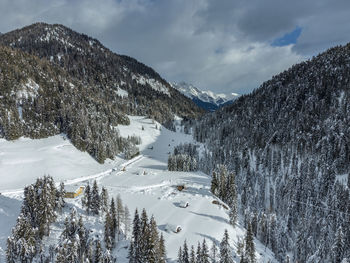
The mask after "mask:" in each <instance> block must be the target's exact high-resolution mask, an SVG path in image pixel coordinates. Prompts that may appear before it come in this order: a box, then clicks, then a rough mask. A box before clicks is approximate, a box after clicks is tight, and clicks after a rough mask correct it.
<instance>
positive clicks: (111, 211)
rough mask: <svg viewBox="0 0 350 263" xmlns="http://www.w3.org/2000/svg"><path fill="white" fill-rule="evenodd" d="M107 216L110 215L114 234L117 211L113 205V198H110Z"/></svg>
mask: <svg viewBox="0 0 350 263" xmlns="http://www.w3.org/2000/svg"><path fill="white" fill-rule="evenodd" d="M109 214H110V217H111V221H112V229H113V233H114V234H115V233H116V231H117V210H116V207H115V203H114V198H113V197H112V200H111V204H110V208H109Z"/></svg>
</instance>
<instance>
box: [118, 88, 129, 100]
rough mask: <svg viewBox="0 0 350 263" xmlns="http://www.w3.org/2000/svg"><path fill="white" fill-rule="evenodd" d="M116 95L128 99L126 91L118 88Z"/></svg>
mask: <svg viewBox="0 0 350 263" xmlns="http://www.w3.org/2000/svg"><path fill="white" fill-rule="evenodd" d="M116 93H117V95H118V96H119V97H122V98H126V97H128V95H129V93H128V92H127V91H126V90H123V89H121V88H119V87H117V91H116Z"/></svg>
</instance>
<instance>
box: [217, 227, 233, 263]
mask: <svg viewBox="0 0 350 263" xmlns="http://www.w3.org/2000/svg"><path fill="white" fill-rule="evenodd" d="M229 239H230V238H229V235H228V232H227V229H225V233H224V237H223V238H222V241H221V243H220V261H219V262H220V263H233V262H234V261H233V258H232V253H231V248H230V244H229Z"/></svg>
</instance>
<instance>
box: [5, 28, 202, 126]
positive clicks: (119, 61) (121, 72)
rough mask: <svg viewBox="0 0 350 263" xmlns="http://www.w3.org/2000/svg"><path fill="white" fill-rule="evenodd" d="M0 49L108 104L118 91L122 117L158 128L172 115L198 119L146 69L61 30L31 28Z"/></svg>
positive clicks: (11, 35) (11, 34)
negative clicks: (40, 64) (40, 61)
mask: <svg viewBox="0 0 350 263" xmlns="http://www.w3.org/2000/svg"><path fill="white" fill-rule="evenodd" d="M0 44H2V45H7V46H11V47H13V48H17V49H21V50H22V51H25V52H28V53H30V54H32V55H35V56H38V57H40V58H45V59H47V60H49V61H50V62H52V63H54V64H56V65H58V66H60V67H62V68H63V69H64V70H66V71H67V72H68V74H69V75H70V76H71V77H74V78H76V79H78V80H80V81H81V82H83V83H85V84H89V85H90V86H94V87H96V88H97V89H98V90H100V92H99V93H100V94H99V96H103V97H110V98H111V99H112V98H114V97H115V94H120V90H123V91H126V92H127V93H128V96H127V98H125V97H124V100H122V99H121V98H119V102H118V104H119V108H120V111H121V112H123V113H127V114H139V115H148V116H150V117H153V118H155V119H157V120H158V121H160V122H163V123H164V122H165V121H167V120H169V119H172V118H173V117H174V114H176V115H178V116H181V117H186V118H195V117H198V116H199V115H200V114H201V113H202V111H201V110H200V109H199V108H198V107H196V106H195V104H193V103H192V102H191V101H190V100H189V99H187V98H186V97H184V96H183V95H181V94H180V93H179V92H177V91H176V90H174V89H172V88H171V87H170V85H169V84H168V83H167V82H166V81H165V80H163V79H162V78H161V77H160V76H159V74H158V73H156V72H155V71H154V70H153V69H151V68H150V67H147V66H146V65H144V64H142V63H140V62H138V61H136V60H135V59H133V58H130V57H127V56H121V55H117V54H115V53H113V52H111V51H110V50H108V49H107V48H105V47H104V46H103V45H102V44H101V43H100V42H99V41H98V40H96V39H93V38H90V37H88V36H86V35H84V34H79V33H77V32H74V31H73V30H71V29H69V28H67V27H64V26H62V25H48V24H44V23H37V24H33V25H31V26H28V27H25V28H22V29H19V30H15V31H12V32H9V33H6V34H4V35H2V36H1V37H0ZM124 94H125V93H124Z"/></svg>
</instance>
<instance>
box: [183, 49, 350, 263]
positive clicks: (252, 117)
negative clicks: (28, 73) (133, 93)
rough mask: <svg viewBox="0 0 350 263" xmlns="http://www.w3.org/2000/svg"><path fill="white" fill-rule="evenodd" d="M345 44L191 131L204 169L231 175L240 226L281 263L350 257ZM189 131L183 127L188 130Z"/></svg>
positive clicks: (349, 97)
mask: <svg viewBox="0 0 350 263" xmlns="http://www.w3.org/2000/svg"><path fill="white" fill-rule="evenodd" d="M349 116H350V44H348V45H346V46H338V47H335V48H332V49H329V50H328V51H326V52H325V53H322V54H320V55H318V56H316V57H314V58H312V59H311V60H309V61H306V62H303V63H300V64H297V65H295V66H293V67H292V68H290V69H289V70H287V71H284V72H282V73H281V74H279V75H277V76H274V77H273V78H272V79H271V80H269V81H267V82H265V83H263V84H262V85H261V87H260V88H258V89H256V90H255V91H254V92H252V93H251V94H249V95H245V96H242V97H240V98H238V99H237V100H236V101H235V103H233V104H232V105H230V106H228V107H225V108H223V109H220V110H218V111H217V112H215V113H212V114H209V115H206V116H204V117H203V118H202V119H201V120H200V121H199V122H197V123H195V124H194V125H193V130H194V137H195V138H196V139H197V140H198V141H200V142H203V143H205V144H206V146H207V149H206V152H205V153H204V156H203V158H202V159H201V160H200V161H199V163H198V166H199V168H200V169H202V170H203V171H205V172H207V173H211V172H212V171H213V170H215V169H216V166H217V165H218V164H221V165H225V166H226V167H227V168H228V169H229V170H230V171H232V172H233V173H234V176H235V177H236V178H235V180H236V184H237V191H238V204H239V211H240V213H241V214H242V216H243V221H244V224H245V226H248V224H249V223H251V224H252V229H253V233H254V235H255V236H256V237H257V238H258V239H259V240H260V241H262V242H263V243H264V244H265V245H267V246H268V247H269V248H271V250H272V251H273V252H274V253H275V255H276V257H277V259H278V260H280V261H284V260H287V259H288V260H289V258H290V257H289V256H292V258H291V259H292V260H294V261H298V262H341V260H342V259H343V258H349V257H350V227H349V221H350V196H349V190H350V179H349V172H350V166H349V163H350V162H349V160H350V149H349V143H348V142H349V139H350V137H349V134H350V133H349V127H350V126H349V124H350V122H349V121H350V117H349ZM188 130H189V128H188Z"/></svg>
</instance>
